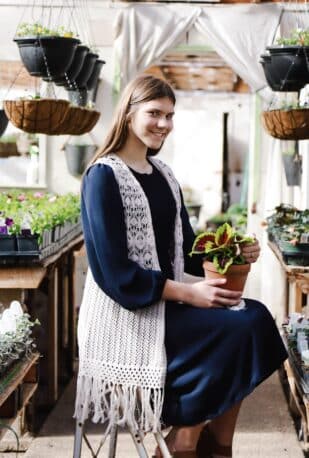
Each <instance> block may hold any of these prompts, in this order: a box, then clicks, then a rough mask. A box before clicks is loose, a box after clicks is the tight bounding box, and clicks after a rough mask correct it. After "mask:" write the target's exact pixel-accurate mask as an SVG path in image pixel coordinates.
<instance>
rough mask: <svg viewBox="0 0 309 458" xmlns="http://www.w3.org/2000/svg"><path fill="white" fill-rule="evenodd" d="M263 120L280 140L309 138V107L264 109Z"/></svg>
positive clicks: (273, 135) (267, 128)
mask: <svg viewBox="0 0 309 458" xmlns="http://www.w3.org/2000/svg"><path fill="white" fill-rule="evenodd" d="M262 121H263V125H264V128H265V129H266V131H267V132H268V133H269V134H270V135H271V136H272V137H275V138H279V139H280V140H308V139H309V109H306V108H298V109H293V110H271V111H264V112H263V113H262Z"/></svg>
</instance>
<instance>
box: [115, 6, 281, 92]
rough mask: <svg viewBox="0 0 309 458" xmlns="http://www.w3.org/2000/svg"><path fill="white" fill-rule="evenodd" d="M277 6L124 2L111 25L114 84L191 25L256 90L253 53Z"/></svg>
mask: <svg viewBox="0 0 309 458" xmlns="http://www.w3.org/2000/svg"><path fill="white" fill-rule="evenodd" d="M281 9H282V8H281V7H280V6H279V5H278V4H276V3H270V4H265V5H261V4H259V5H218V6H203V7H200V6H198V7H196V6H190V5H184V6H180V5H130V6H129V7H126V8H124V9H123V10H121V11H120V12H119V15H118V18H117V22H116V27H115V29H116V38H115V42H114V55H115V64H116V69H115V70H116V71H115V89H116V90H120V89H121V88H122V87H124V86H125V85H126V83H127V82H128V81H130V79H132V78H133V77H134V76H135V75H136V74H137V73H139V72H142V71H143V70H144V69H145V68H147V67H149V66H150V65H152V64H154V63H156V62H157V61H158V60H160V59H161V58H162V57H163V56H164V55H165V54H166V53H167V51H168V50H169V49H171V48H173V47H174V46H176V45H177V44H178V43H180V42H181V41H184V40H185V33H186V32H187V31H188V30H190V29H191V28H192V27H193V26H194V27H196V28H197V30H198V31H199V32H200V33H202V34H203V35H205V36H206V37H207V42H208V43H209V44H210V45H211V46H212V47H213V48H214V49H215V51H217V52H218V54H219V55H220V56H222V57H223V59H224V60H225V61H226V62H227V63H228V64H229V65H230V66H231V68H233V70H234V71H235V72H236V73H237V74H238V75H240V76H241V77H242V78H243V79H244V80H245V81H246V82H247V83H248V84H249V85H250V86H251V87H252V89H253V90H254V91H257V90H260V89H262V88H264V87H266V81H265V78H264V73H263V70H262V67H261V64H260V63H259V57H260V55H261V54H262V53H263V51H264V50H265V47H266V46H267V45H268V44H271V43H272V39H273V34H274V32H275V30H276V28H277V26H278V22H279V18H280V13H281ZM257 37H258V39H257Z"/></svg>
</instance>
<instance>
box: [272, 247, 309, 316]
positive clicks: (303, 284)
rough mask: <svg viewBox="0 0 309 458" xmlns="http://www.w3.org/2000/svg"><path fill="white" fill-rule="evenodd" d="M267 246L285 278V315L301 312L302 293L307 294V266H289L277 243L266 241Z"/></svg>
mask: <svg viewBox="0 0 309 458" xmlns="http://www.w3.org/2000/svg"><path fill="white" fill-rule="evenodd" d="M268 245H269V247H270V248H271V250H272V251H273V253H274V254H275V256H276V258H277V259H278V260H279V262H280V264H281V267H282V269H283V271H284V272H285V275H286V280H287V301H286V310H285V312H286V315H288V314H289V313H291V312H299V313H301V312H302V307H303V294H309V266H291V265H288V264H285V262H284V261H283V258H282V255H281V252H280V250H279V249H278V247H277V245H275V244H274V243H272V242H268Z"/></svg>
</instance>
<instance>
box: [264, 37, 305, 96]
mask: <svg viewBox="0 0 309 458" xmlns="http://www.w3.org/2000/svg"><path fill="white" fill-rule="evenodd" d="M266 49H267V52H266V53H265V54H262V56H261V61H260V63H261V64H262V66H263V69H264V73H265V77H266V80H267V83H268V84H269V86H270V87H271V89H272V90H273V91H285V92H288V91H299V90H300V89H301V88H303V87H304V86H305V85H306V84H308V83H309V65H308V56H309V30H302V29H297V30H294V31H292V33H291V36H290V37H283V38H279V39H278V40H277V42H276V44H275V45H272V46H267V48H266Z"/></svg>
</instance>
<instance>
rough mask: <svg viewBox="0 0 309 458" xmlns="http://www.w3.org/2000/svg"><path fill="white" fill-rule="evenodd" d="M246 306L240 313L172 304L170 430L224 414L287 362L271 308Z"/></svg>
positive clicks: (168, 339)
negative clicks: (171, 426)
mask: <svg viewBox="0 0 309 458" xmlns="http://www.w3.org/2000/svg"><path fill="white" fill-rule="evenodd" d="M245 302H246V308H245V309H243V310H239V311H232V310H229V309H225V308H209V309H202V308H197V307H192V306H189V305H185V304H179V303H171V302H168V303H167V304H166V334H165V345H166V352H167V379H166V386H165V390H166V391H165V401H164V408H163V423H164V424H165V425H166V426H167V425H175V426H176V425H183V426H184V425H186V426H189V425H195V424H197V423H200V422H203V421H205V420H207V419H212V418H214V417H216V416H218V415H220V414H222V413H223V412H225V411H226V410H228V409H229V408H231V407H232V406H233V405H234V404H235V403H237V402H238V401H241V400H242V399H243V398H244V397H245V396H247V395H248V394H249V393H251V392H252V391H253V390H254V388H255V387H256V386H257V385H259V384H260V383H261V382H262V381H263V380H265V379H266V378H267V377H269V376H270V375H271V374H272V373H273V372H274V371H275V370H276V369H278V368H279V367H280V365H281V364H282V362H283V361H284V360H285V359H286V358H287V353H286V351H285V348H284V345H283V343H282V339H281V337H280V334H279V332H278V330H277V327H276V324H275V322H274V319H273V318H272V316H271V314H270V313H269V311H268V310H267V308H266V307H265V306H264V305H263V304H261V303H260V302H258V301H255V300H251V299H246V300H245Z"/></svg>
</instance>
